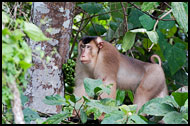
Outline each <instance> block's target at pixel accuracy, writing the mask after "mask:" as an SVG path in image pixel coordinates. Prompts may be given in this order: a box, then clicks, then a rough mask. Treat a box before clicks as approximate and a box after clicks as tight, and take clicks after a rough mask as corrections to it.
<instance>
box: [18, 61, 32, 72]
mask: <svg viewBox="0 0 190 126" xmlns="http://www.w3.org/2000/svg"><path fill="white" fill-rule="evenodd" d="M19 64H20V67H21V68H23V69H24V70H27V69H28V68H30V67H31V66H32V64H30V63H27V62H25V61H20V62H19Z"/></svg>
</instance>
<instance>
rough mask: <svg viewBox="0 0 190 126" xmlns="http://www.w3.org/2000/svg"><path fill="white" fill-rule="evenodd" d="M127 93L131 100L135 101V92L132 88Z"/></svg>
mask: <svg viewBox="0 0 190 126" xmlns="http://www.w3.org/2000/svg"><path fill="white" fill-rule="evenodd" d="M127 94H128V97H129V99H130V100H131V102H133V100H134V97H133V92H132V91H131V90H128V91H127Z"/></svg>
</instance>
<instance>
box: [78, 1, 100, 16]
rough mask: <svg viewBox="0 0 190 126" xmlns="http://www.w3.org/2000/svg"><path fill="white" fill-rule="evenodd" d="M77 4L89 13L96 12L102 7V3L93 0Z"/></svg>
mask: <svg viewBox="0 0 190 126" xmlns="http://www.w3.org/2000/svg"><path fill="white" fill-rule="evenodd" d="M78 6H79V7H81V8H82V9H83V10H84V11H86V12H87V13H89V14H96V13H98V12H99V11H101V10H102V9H103V6H102V4H99V3H95V2H86V3H83V4H79V5H78Z"/></svg>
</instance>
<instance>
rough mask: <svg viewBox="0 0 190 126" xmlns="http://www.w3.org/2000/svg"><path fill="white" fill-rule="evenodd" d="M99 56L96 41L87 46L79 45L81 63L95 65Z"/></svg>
mask: <svg viewBox="0 0 190 126" xmlns="http://www.w3.org/2000/svg"><path fill="white" fill-rule="evenodd" d="M97 54H98V48H97V46H96V44H95V42H94V41H91V42H89V43H87V44H84V43H82V42H80V43H79V55H80V61H81V63H83V64H90V63H94V61H95V60H96V57H97Z"/></svg>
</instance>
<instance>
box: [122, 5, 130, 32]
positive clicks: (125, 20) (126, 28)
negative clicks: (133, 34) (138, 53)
mask: <svg viewBox="0 0 190 126" xmlns="http://www.w3.org/2000/svg"><path fill="white" fill-rule="evenodd" d="M121 6H122V8H123V13H124V33H125V32H127V31H128V24H127V14H126V9H127V5H126V8H125V7H124V5H123V3H122V2H121Z"/></svg>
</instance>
